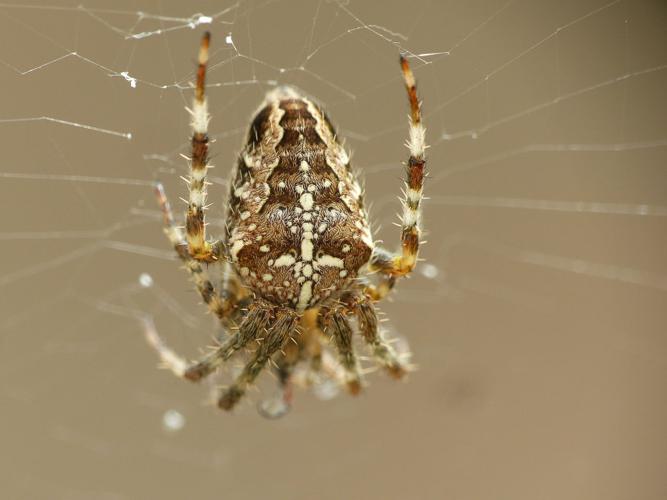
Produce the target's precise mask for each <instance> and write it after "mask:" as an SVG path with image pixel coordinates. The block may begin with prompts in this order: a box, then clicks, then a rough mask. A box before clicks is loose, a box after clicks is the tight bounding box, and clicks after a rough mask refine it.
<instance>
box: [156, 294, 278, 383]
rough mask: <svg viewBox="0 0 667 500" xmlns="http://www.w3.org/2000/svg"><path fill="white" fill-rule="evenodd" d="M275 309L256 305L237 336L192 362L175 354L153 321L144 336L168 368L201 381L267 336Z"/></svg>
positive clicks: (195, 380)
mask: <svg viewBox="0 0 667 500" xmlns="http://www.w3.org/2000/svg"><path fill="white" fill-rule="evenodd" d="M270 313H271V310H270V309H269V308H268V306H267V305H266V304H264V303H261V302H259V303H255V304H254V305H253V307H251V309H250V310H249V311H248V314H247V315H246V316H245V318H243V321H242V322H241V325H240V326H239V329H238V330H237V331H236V333H235V334H234V335H232V336H230V337H229V338H227V339H226V340H224V341H223V342H222V344H220V345H219V346H218V347H217V348H216V349H215V350H213V351H212V352H210V353H209V354H207V355H206V356H204V357H203V358H202V359H200V360H198V361H196V362H194V363H189V362H188V361H186V360H185V359H184V358H183V357H181V356H180V355H178V354H177V353H175V352H174V351H173V350H172V349H171V348H169V346H167V344H166V343H165V342H164V341H163V340H162V337H160V335H159V334H158V332H157V330H156V328H155V325H154V323H153V321H152V319H145V320H144V333H145V335H146V339H147V340H148V343H149V344H150V345H151V346H152V347H153V348H154V349H155V350H156V351H157V353H158V355H159V356H160V360H161V361H162V363H163V365H164V366H165V368H168V369H169V370H171V372H172V373H174V374H175V375H176V376H178V377H181V378H184V379H187V380H191V381H193V382H197V381H199V380H201V379H202V378H204V377H206V376H208V375H210V374H211V373H213V372H214V371H215V370H216V369H217V368H218V367H219V366H220V365H221V364H222V363H223V362H224V361H226V360H227V359H229V358H230V357H231V356H232V354H234V353H235V352H236V351H238V350H239V349H241V348H243V347H244V346H245V345H246V344H248V342H250V341H251V340H253V339H258V338H260V337H261V336H262V335H263V334H264V330H265V329H266V328H267V327H268V325H269V322H270V320H271V314H270Z"/></svg>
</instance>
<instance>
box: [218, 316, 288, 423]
mask: <svg viewBox="0 0 667 500" xmlns="http://www.w3.org/2000/svg"><path fill="white" fill-rule="evenodd" d="M298 322H299V318H298V316H297V315H296V313H295V312H294V311H288V310H282V311H278V312H277V313H276V318H275V320H274V321H272V325H271V326H270V327H268V325H266V326H265V328H266V330H267V331H266V333H263V334H260V335H259V336H257V337H256V340H258V341H260V340H261V341H260V344H259V347H258V348H257V350H256V351H255V353H254V355H253V357H252V359H251V360H250V362H248V364H246V366H245V367H244V368H243V371H242V372H241V374H240V375H239V376H238V377H236V380H235V381H234V383H233V384H232V385H231V386H229V387H228V388H227V389H226V390H225V391H224V392H223V393H222V395H221V396H220V398H219V399H218V406H219V407H220V408H221V409H223V410H231V409H232V408H233V407H234V406H235V405H236V403H238V402H239V400H240V399H241V398H242V397H243V395H244V394H245V392H246V390H247V389H248V386H249V385H250V384H252V383H253V382H254V381H255V379H256V378H257V376H258V375H259V374H260V373H261V371H262V369H263V368H264V366H265V365H266V363H267V362H268V361H269V359H270V358H271V356H273V355H274V354H275V353H276V352H278V351H280V350H281V349H282V348H283V347H284V346H285V343H286V342H288V341H289V339H290V335H291V334H292V333H294V331H295V329H296V327H297V325H298ZM267 327H268V328H267ZM262 336H263V338H261V337H262Z"/></svg>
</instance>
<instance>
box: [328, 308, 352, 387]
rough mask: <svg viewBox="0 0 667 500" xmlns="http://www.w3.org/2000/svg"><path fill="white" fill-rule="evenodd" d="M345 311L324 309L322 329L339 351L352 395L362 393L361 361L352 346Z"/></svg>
mask: <svg viewBox="0 0 667 500" xmlns="http://www.w3.org/2000/svg"><path fill="white" fill-rule="evenodd" d="M345 314H346V311H345V310H344V309H334V310H331V309H324V308H322V310H321V314H320V327H321V328H322V331H323V332H324V333H325V335H328V336H329V337H331V338H332V339H333V341H334V343H335V345H336V349H337V350H338V356H339V358H340V364H341V365H342V367H343V369H344V370H345V383H346V385H347V388H348V391H349V392H350V393H351V394H354V395H356V394H359V392H360V391H361V374H360V371H359V361H358V360H357V356H356V355H355V353H354V348H353V346H352V328H351V327H350V323H349V322H348V321H347V318H346V317H345Z"/></svg>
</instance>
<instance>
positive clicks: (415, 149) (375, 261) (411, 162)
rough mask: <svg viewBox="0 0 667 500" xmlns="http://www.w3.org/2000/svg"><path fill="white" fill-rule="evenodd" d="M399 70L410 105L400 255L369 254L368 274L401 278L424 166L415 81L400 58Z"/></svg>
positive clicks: (408, 265)
mask: <svg viewBox="0 0 667 500" xmlns="http://www.w3.org/2000/svg"><path fill="white" fill-rule="evenodd" d="M401 69H402V71H403V79H404V80H405V87H406V89H407V92H408V99H409V101H410V138H409V139H408V142H407V146H408V148H409V149H410V158H409V159H408V164H407V176H406V181H405V184H406V192H405V199H404V200H402V202H403V216H402V229H401V251H400V252H399V253H392V252H388V251H386V250H384V249H380V248H378V249H377V250H376V251H374V252H373V255H372V256H371V261H370V269H371V271H379V272H381V273H383V274H385V275H388V276H389V277H395V276H405V275H406V274H408V273H410V272H411V271H412V270H413V269H414V267H415V265H416V263H417V254H418V252H419V238H420V236H421V229H420V227H419V225H420V219H421V200H422V193H423V187H424V174H425V171H424V166H425V164H426V157H425V149H426V142H425V134H426V129H425V128H424V125H423V124H422V121H421V103H420V102H419V99H418V97H417V87H416V84H415V77H414V75H413V74H412V70H411V69H410V65H409V64H408V61H407V59H405V58H404V57H401ZM389 277H388V278H386V279H385V281H384V282H383V283H381V284H380V286H379V287H377V288H378V293H376V295H377V298H378V299H379V298H382V297H383V296H384V295H386V293H388V292H389V290H390V289H391V286H393V282H392V281H391V279H390V278H389ZM367 291H368V293H369V295H371V296H372V295H373V292H374V291H375V290H374V289H373V288H369V289H368V290H367Z"/></svg>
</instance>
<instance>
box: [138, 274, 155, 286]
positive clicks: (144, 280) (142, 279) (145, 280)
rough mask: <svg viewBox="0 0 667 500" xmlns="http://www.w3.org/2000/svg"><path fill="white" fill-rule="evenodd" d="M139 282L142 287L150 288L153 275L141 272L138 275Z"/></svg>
mask: <svg viewBox="0 0 667 500" xmlns="http://www.w3.org/2000/svg"><path fill="white" fill-rule="evenodd" d="M139 284H140V285H141V286H143V287H144V288H150V287H152V286H153V277H152V276H151V275H150V274H148V273H141V274H140V275H139Z"/></svg>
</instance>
